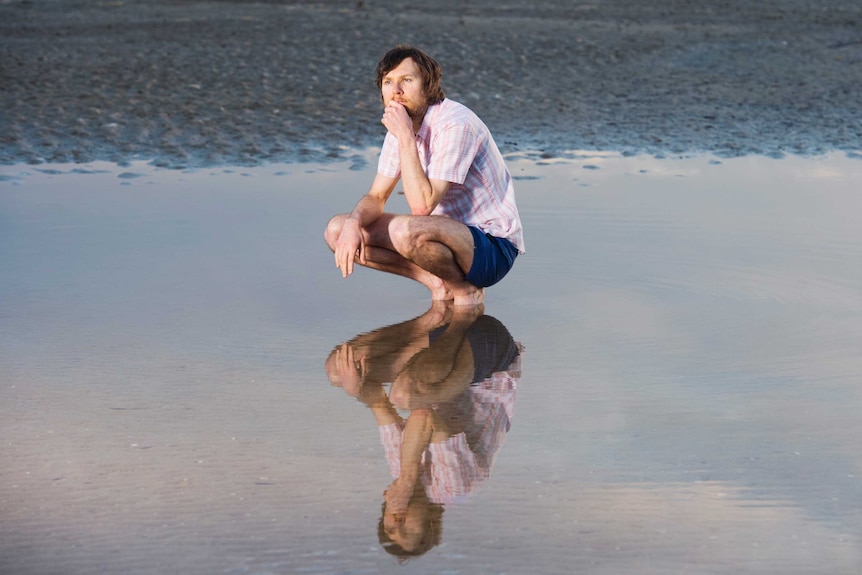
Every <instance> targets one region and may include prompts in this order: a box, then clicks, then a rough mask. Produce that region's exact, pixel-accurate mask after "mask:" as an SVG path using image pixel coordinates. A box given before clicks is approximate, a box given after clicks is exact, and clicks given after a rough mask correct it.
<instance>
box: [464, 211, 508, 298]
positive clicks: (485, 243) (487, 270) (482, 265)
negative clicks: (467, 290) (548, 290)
mask: <svg viewBox="0 0 862 575" xmlns="http://www.w3.org/2000/svg"><path fill="white" fill-rule="evenodd" d="M467 227H468V228H469V229H470V233H472V234H473V265H472V266H470V271H469V272H468V273H467V281H468V282H470V283H471V284H473V285H474V286H476V287H488V286H492V285H494V284H495V283H497V282H498V281H500V280H501V279H503V276H505V275H506V274H507V273H509V270H510V269H512V264H514V263H515V258H516V257H518V248H516V247H515V245H514V244H513V243H512V242H510V241H509V240H507V239H504V238H496V237H494V236H492V235H488V234H486V233H485V232H483V231H482V230H480V229H479V228H475V227H473V226H467Z"/></svg>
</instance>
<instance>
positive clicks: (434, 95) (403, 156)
mask: <svg viewBox="0 0 862 575" xmlns="http://www.w3.org/2000/svg"><path fill="white" fill-rule="evenodd" d="M441 76H442V72H441V69H440V65H439V64H438V63H437V62H436V61H435V60H434V59H433V58H431V57H430V56H429V55H428V54H426V53H425V52H423V51H422V50H419V49H417V48H414V47H411V46H407V45H399V46H396V47H395V48H394V49H392V50H390V51H389V52H387V53H386V54H385V55H384V56H383V58H381V60H380V62H379V63H378V64H377V86H378V88H379V89H380V93H381V97H382V100H383V105H384V112H383V118H382V120H381V121H382V123H383V125H384V126H386V129H387V130H388V132H387V134H386V138H385V140H384V142H383V149H382V150H381V153H380V159H379V163H378V167H377V175H376V177H375V178H374V181H373V183H372V184H371V189H370V190H369V192H368V193H367V194H366V195H365V196H363V197H362V198H361V199H360V200H359V202H358V203H357V204H356V207H354V208H353V211H352V212H350V213H349V214H342V215H337V216H335V217H333V218H332V219H331V220H330V221H329V224H328V225H327V227H326V232H325V239H326V243H327V244H329V247H330V248H331V249H332V251H333V252H334V253H335V264H336V266H338V268H339V269H340V270H341V274H342V276H343V277H347V276H349V275H350V274H352V273H353V266H354V263H355V261H358V262H359V263H360V264H361V265H364V266H367V267H370V268H373V269H378V270H382V271H386V272H389V273H393V274H397V275H401V276H404V277H407V278H410V279H412V280H415V281H417V282H419V283H421V284H422V285H424V286H425V287H427V288H428V289H429V290H430V292H431V298H432V300H454V304H455V305H476V304H480V303H482V301H483V300H484V298H485V289H484V288H486V287H488V286H490V285H493V284H495V283H497V282H498V281H500V280H501V279H502V278H503V276H505V275H506V273H508V271H509V270H510V269H511V267H512V264H513V263H514V261H515V258H516V257H517V256H518V254H520V253H524V240H523V232H522V229H521V220H520V216H519V214H518V208H517V206H516V205H515V191H514V188H513V186H512V177H511V175H510V174H509V170H508V169H507V168H506V164H505V162H504V161H503V157H502V155H501V154H500V151H499V150H498V149H497V145H496V144H495V143H494V139H493V138H492V137H491V134H490V132H489V131H488V128H487V126H485V124H484V123H482V121H481V120H480V119H479V118H478V117H477V116H476V115H475V114H474V113H473V112H472V111H470V110H469V109H468V108H466V107H465V106H463V105H461V104H459V103H457V102H454V101H452V100H449V99H446V98H445V95H444V94H443V90H442V88H441V84H440V81H441ZM399 180H401V182H402V187H403V189H404V196H405V198H406V200H407V204H408V205H409V207H410V215H396V214H391V213H387V212H384V206H385V204H386V201H387V200H388V199H389V196H390V195H391V194H392V191H393V190H394V189H395V185H396V184H397V183H398V181H399Z"/></svg>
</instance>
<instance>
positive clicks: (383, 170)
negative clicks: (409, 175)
mask: <svg viewBox="0 0 862 575" xmlns="http://www.w3.org/2000/svg"><path fill="white" fill-rule="evenodd" d="M377 173H378V174H381V175H383V176H387V177H390V178H400V177H401V159H400V157H399V156H398V138H396V137H395V136H393V135H392V134H391V133H389V132H386V138H384V140H383V148H382V149H381V150H380V158H379V159H378V160H377Z"/></svg>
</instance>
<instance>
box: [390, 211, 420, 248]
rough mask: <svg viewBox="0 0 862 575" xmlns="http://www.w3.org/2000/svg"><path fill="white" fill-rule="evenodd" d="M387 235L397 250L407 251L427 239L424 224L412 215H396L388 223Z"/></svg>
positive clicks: (417, 246)
mask: <svg viewBox="0 0 862 575" xmlns="http://www.w3.org/2000/svg"><path fill="white" fill-rule="evenodd" d="M389 237H390V239H391V240H392V245H394V246H395V249H397V250H398V251H399V252H401V253H402V254H403V253H408V252H409V251H410V250H414V249H418V248H420V247H421V246H422V245H423V244H424V243H425V242H426V241H428V234H427V229H426V226H423V225H421V221H420V219H419V218H416V217H414V216H396V217H394V218H392V221H391V222H390V223H389Z"/></svg>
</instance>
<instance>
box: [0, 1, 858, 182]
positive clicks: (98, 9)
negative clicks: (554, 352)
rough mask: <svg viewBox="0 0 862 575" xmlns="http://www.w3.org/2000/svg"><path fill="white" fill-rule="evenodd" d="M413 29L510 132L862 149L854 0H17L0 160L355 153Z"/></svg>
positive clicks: (7, 16)
mask: <svg viewBox="0 0 862 575" xmlns="http://www.w3.org/2000/svg"><path fill="white" fill-rule="evenodd" d="M398 41H406V42H411V43H414V44H417V45H419V46H422V47H424V48H426V49H427V50H429V51H430V52H431V53H433V54H434V55H435V56H437V57H438V59H439V60H440V61H441V63H442V64H443V67H444V83H445V85H446V87H447V91H448V95H449V96H451V97H453V98H454V99H457V100H460V101H462V102H464V103H466V104H467V105H469V106H471V107H472V108H474V109H475V110H476V111H477V112H478V113H479V115H480V116H482V117H483V118H484V119H485V120H486V122H487V123H488V124H489V125H490V127H491V128H492V130H493V131H494V133H495V134H496V137H497V139H498V143H499V144H500V146H501V148H502V149H503V150H504V152H513V151H518V150H538V151H543V152H546V153H547V154H549V155H556V154H560V153H562V152H564V151H566V150H572V149H594V150H615V151H622V152H625V153H628V152H631V153H636V152H637V153H644V152H645V153H650V154H656V155H662V154H679V153H691V152H702V151H708V152H712V153H715V154H718V155H722V156H738V155H746V154H767V155H774V156H780V155H782V154H784V153H793V154H817V153H820V152H823V151H827V150H842V151H847V152H851V153H852V152H857V153H858V152H859V151H860V150H862V90H860V89H859V86H862V4H860V3H859V2H858V1H857V0H830V1H827V2H820V3H812V2H810V1H807V0H766V1H763V2H756V3H752V2H743V1H740V0H731V1H726V2H711V1H707V0H700V1H691V0H655V1H652V2H649V3H647V2H630V1H624V0H612V1H607V2H596V3H585V2H570V1H568V0H556V1H545V2H532V1H531V2H527V1H525V0H516V1H513V2H506V3H499V2H496V1H491V0H465V1H454V0H447V1H441V2H433V3H424V4H422V5H417V4H416V3H411V2H398V1H383V0H379V1H374V0H372V1H363V2H357V1H355V0H352V1H349V2H348V1H343V2H335V1H332V2H292V1H286V2H238V1H233V2H212V1H211V2H195V1H157V0H151V1H142V2H123V1H101V2H100V1H84V0H77V1H59V0H42V1H39V0H34V1H19V0H11V1H10V0H4V1H2V2H0V110H2V113H0V138H2V140H0V163H3V164H11V163H17V162H30V163H41V162H68V161H76V162H86V161H92V160H110V161H115V162H119V163H125V162H127V161H129V160H131V159H155V160H156V163H157V164H159V165H167V166H175V167H179V166H188V165H218V164H256V163H260V162H274V161H298V160H299V161H302V160H306V159H307V160H320V159H325V158H326V157H345V156H349V155H350V154H352V153H353V152H351V151H350V150H351V149H354V148H361V147H365V146H373V145H377V144H378V143H379V141H380V137H381V135H382V134H383V128H382V127H381V125H380V124H379V121H378V120H379V103H378V97H377V94H376V90H375V87H374V84H373V68H374V64H375V63H376V61H377V59H378V57H379V56H380V54H381V53H382V52H384V51H385V50H386V49H388V48H389V47H390V46H391V45H393V44H394V43H396V42H398Z"/></svg>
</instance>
